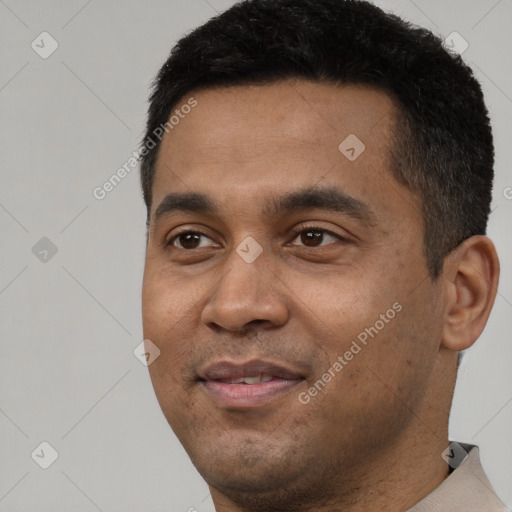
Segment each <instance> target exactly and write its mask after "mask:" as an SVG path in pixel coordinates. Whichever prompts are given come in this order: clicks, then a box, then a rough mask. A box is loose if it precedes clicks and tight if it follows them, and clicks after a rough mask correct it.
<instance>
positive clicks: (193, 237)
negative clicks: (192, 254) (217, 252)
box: [167, 231, 214, 250]
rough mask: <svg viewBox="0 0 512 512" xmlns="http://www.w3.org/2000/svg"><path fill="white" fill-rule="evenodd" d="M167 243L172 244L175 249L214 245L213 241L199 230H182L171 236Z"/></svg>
mask: <svg viewBox="0 0 512 512" xmlns="http://www.w3.org/2000/svg"><path fill="white" fill-rule="evenodd" d="M167 245H172V246H174V247H176V248H177V249H183V250H192V249H200V248H202V247H209V246H211V245H214V242H213V240H212V239H211V238H209V237H208V236H206V235H205V234H204V233H200V232H199V231H184V232H182V233H179V234H178V235H175V236H173V237H172V238H171V239H170V240H169V242H168V243H167Z"/></svg>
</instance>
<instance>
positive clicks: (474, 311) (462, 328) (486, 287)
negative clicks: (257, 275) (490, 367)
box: [441, 235, 499, 351]
mask: <svg viewBox="0 0 512 512" xmlns="http://www.w3.org/2000/svg"><path fill="white" fill-rule="evenodd" d="M441 279H444V280H445V284H446V290H447V294H446V309H445V322H444V326H443V340H442V345H443V346H444V347H445V348H448V349H450V350H457V351H460V350H465V349H467V348H469V347H470V346H471V345H473V343H474V342H475V341H476V340H477V339H478V337H479V336H480V334H481V333H482V331H483V330H484V327H485V324H486V323H487V320H488V318H489V315H490V313H491V309H492V306H493V304H494V299H495V298H496V292H497V288H498V279H499V260H498V255H497V253H496V248H495V247H494V244H493V243H492V241H491V240H490V239H489V238H488V237H486V236H483V235H479V236H473V237H471V238H468V239H467V240H465V241H464V242H463V243H462V244H461V245H460V246H459V247H457V248H456V249H455V250H454V251H453V252H452V253H450V254H449V255H448V256H447V257H446V260H445V264H444V266H443V274H442V277H441Z"/></svg>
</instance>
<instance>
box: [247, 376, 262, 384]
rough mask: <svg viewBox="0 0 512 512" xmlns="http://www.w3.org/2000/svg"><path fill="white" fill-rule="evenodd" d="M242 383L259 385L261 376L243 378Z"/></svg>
mask: <svg viewBox="0 0 512 512" xmlns="http://www.w3.org/2000/svg"><path fill="white" fill-rule="evenodd" d="M244 382H245V383H246V384H259V383H260V382H261V376H260V375H257V376H256V377H244Z"/></svg>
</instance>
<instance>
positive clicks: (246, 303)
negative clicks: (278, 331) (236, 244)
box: [202, 251, 289, 332]
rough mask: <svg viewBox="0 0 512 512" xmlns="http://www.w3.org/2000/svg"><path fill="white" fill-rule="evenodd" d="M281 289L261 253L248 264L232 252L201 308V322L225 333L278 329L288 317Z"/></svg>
mask: <svg viewBox="0 0 512 512" xmlns="http://www.w3.org/2000/svg"><path fill="white" fill-rule="evenodd" d="M283 290H284V287H283V286H282V282H281V280H280V279H279V278H278V276H277V272H276V270H274V269H272V268H271V266H270V264H269V262H268V261H267V258H266V257H265V256H264V254H262V255H261V256H260V257H259V258H257V259H256V261H253V262H251V263H248V262H246V261H245V260H244V259H243V258H242V257H240V256H239V255H238V254H237V253H236V252H235V251H233V254H232V255H231V256H230V258H229V260H227V261H226V264H225V266H224V268H223V271H222V274H221V277H220V278H219V280H218V282H217V284H216V286H215V287H214V288H213V290H212V292H211V297H210V300H209V301H208V302H207V303H206V305H205V307H204V309H203V312H202V321H203V323H204V324H205V325H207V326H208V327H210V328H212V329H215V330H219V329H222V330H225V331H239V332H240V331H245V330H247V329H250V328H252V327H255V326H256V325H258V326H259V328H268V329H270V328H275V327H281V326H283V325H284V324H286V322H287V321H288V314H289V313H288V306H287V304H286V300H285V296H284V293H283Z"/></svg>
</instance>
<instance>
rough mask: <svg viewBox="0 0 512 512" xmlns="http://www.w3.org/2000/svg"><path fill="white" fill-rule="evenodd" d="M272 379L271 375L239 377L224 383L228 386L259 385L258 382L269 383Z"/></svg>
mask: <svg viewBox="0 0 512 512" xmlns="http://www.w3.org/2000/svg"><path fill="white" fill-rule="evenodd" d="M272 379H273V377H272V375H262V374H259V375H254V376H251V377H239V378H238V379H230V380H226V381H224V382H227V383H229V384H259V383H260V382H269V381H271V380H272Z"/></svg>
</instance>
